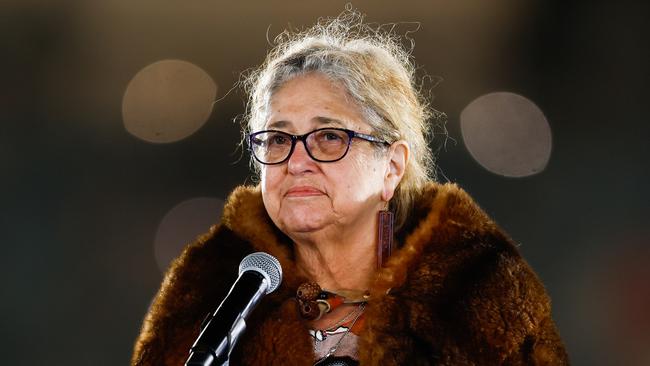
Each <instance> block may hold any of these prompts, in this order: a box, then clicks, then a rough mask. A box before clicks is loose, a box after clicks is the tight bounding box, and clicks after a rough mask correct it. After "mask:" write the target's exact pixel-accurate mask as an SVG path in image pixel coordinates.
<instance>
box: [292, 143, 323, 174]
mask: <svg viewBox="0 0 650 366" xmlns="http://www.w3.org/2000/svg"><path fill="white" fill-rule="evenodd" d="M287 169H288V170H289V173H290V174H303V173H306V172H313V171H314V170H315V169H317V162H316V161H315V160H314V159H312V158H311V156H309V154H308V153H307V149H306V148H305V144H304V142H303V141H296V146H295V147H294V148H293V153H291V156H290V157H289V161H288V162H287Z"/></svg>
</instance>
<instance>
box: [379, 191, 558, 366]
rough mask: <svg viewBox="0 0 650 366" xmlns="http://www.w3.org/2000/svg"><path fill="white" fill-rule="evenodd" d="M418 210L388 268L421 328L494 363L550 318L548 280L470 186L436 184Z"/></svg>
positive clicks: (397, 295)
mask: <svg viewBox="0 0 650 366" xmlns="http://www.w3.org/2000/svg"><path fill="white" fill-rule="evenodd" d="M413 218H414V222H411V223H410V227H409V228H410V231H409V232H408V234H406V235H404V236H403V242H402V248H401V249H400V250H399V251H398V252H397V253H396V256H395V258H391V259H392V260H393V262H392V263H389V268H387V269H385V270H384V272H383V273H382V274H383V275H386V276H388V278H389V280H388V281H386V285H385V287H386V288H387V289H388V288H390V289H391V293H392V294H393V295H392V296H393V299H394V300H395V301H397V302H400V303H402V304H403V306H404V307H406V308H407V309H409V310H408V311H407V314H408V316H409V319H408V323H409V324H411V325H412V328H413V331H414V332H415V333H416V334H419V335H420V336H421V337H423V338H424V339H428V340H429V341H430V342H431V343H432V344H436V343H439V342H440V340H443V339H447V340H448V342H451V343H453V345H454V346H453V347H457V348H459V349H465V351H466V352H465V353H466V354H469V353H472V352H477V354H476V357H477V359H482V360H485V362H488V363H491V362H493V361H494V362H501V361H503V360H504V359H505V358H506V357H509V355H511V354H513V352H518V351H519V349H520V348H521V347H522V345H523V344H524V343H525V342H526V340H527V339H529V337H531V335H534V334H536V333H538V332H539V331H540V330H541V329H542V328H543V327H546V326H547V323H548V322H549V321H550V313H551V306H550V300H549V298H548V296H547V294H546V291H545V289H544V286H543V285H542V283H541V281H540V280H539V278H538V277H537V275H536V274H535V273H534V271H533V270H532V269H531V267H530V266H529V265H528V263H527V262H526V261H525V260H524V258H523V257H522V256H521V254H520V253H519V250H518V249H517V246H516V245H515V243H514V242H513V241H512V239H510V237H509V236H508V235H507V234H506V233H505V232H504V231H503V230H502V229H501V228H500V227H499V226H498V225H497V224H496V223H495V222H494V221H493V220H492V219H491V218H490V217H489V216H488V215H487V214H486V213H485V212H484V211H483V210H482V209H481V208H480V207H479V205H478V204H476V202H474V200H473V199H472V198H471V197H470V196H469V195H468V194H467V193H466V192H465V191H464V190H462V189H461V188H459V187H458V186H456V185H454V184H445V185H439V184H434V183H432V184H430V185H429V186H427V187H426V189H425V190H423V192H422V194H421V197H420V199H419V200H418V207H416V208H415V209H414V215H413ZM550 322H551V324H552V321H550ZM468 352H469V353H468ZM483 353H484V354H483ZM488 354H490V356H488Z"/></svg>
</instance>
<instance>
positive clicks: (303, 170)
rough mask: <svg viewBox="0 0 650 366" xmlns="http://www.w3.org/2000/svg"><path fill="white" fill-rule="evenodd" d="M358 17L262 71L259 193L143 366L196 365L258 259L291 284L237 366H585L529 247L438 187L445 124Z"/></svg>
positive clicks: (188, 289) (303, 39)
mask: <svg viewBox="0 0 650 366" xmlns="http://www.w3.org/2000/svg"><path fill="white" fill-rule="evenodd" d="M352 18H353V19H352V20H350V19H341V18H339V19H335V20H329V21H325V22H322V23H320V24H318V25H316V26H315V27H314V28H312V29H311V30H308V31H306V32H302V33H299V34H289V33H285V34H284V35H283V36H282V37H281V38H280V42H279V45H278V46H276V48H275V49H274V50H273V51H272V52H271V53H270V54H269V56H268V57H267V60H266V62H265V63H264V64H263V65H262V66H261V67H260V68H259V70H258V71H256V72H254V73H252V74H251V75H250V77H249V81H250V83H249V87H250V88H249V89H250V102H249V106H248V107H249V113H248V116H247V117H248V118H247V124H248V126H247V131H246V132H247V134H246V136H247V140H248V143H249V145H250V150H251V155H252V159H253V161H254V166H255V169H256V170H257V173H258V174H259V178H260V183H259V185H258V186H256V187H240V188H237V189H236V190H235V191H234V192H233V193H232V194H231V195H230V197H229V199H228V201H227V204H226V206H225V209H224V214H223V218H222V221H221V223H220V224H218V225H215V226H214V227H212V228H211V230H210V232H209V233H207V234H205V235H204V236H202V237H201V238H199V240H198V241H197V242H196V243H194V244H192V245H190V246H188V247H187V249H186V250H185V251H184V252H183V254H182V255H181V256H180V257H179V258H178V259H177V260H176V261H175V262H174V263H173V264H172V266H171V268H170V269H169V272H168V273H167V275H166V276H165V280H164V282H163V284H162V287H161V289H160V291H159V293H158V295H157V296H156V298H155V301H154V303H153V305H152V306H151V309H150V311H149V313H148V314H147V316H146V319H145V321H144V325H143V328H142V333H141V334H140V336H139V338H138V340H137V343H136V346H135V352H134V355H133V360H132V363H133V364H134V365H181V364H183V362H184V361H185V360H186V359H187V357H188V351H189V349H190V346H191V345H192V343H193V341H194V340H195V339H196V337H197V335H198V333H199V330H200V324H201V321H202V320H203V319H204V317H205V316H206V314H207V313H209V312H211V311H213V310H214V309H215V307H216V306H217V305H218V304H219V302H220V301H221V299H223V298H224V297H225V295H226V294H227V292H228V290H229V288H230V285H231V284H232V283H233V281H234V279H235V276H236V274H237V266H238V264H239V262H240V260H241V259H242V258H243V257H244V256H245V255H246V254H248V253H251V252H255V251H265V252H267V253H270V254H272V255H273V256H275V257H276V258H278V259H279V261H280V263H281V265H282V268H283V272H284V282H283V283H282V285H281V287H280V288H279V289H278V290H277V291H276V292H274V293H273V294H271V295H269V296H267V297H266V298H264V299H263V300H262V302H261V304H260V305H259V307H258V308H257V309H256V310H255V312H254V313H253V315H252V317H251V318H250V319H249V321H248V327H247V332H246V333H245V334H244V336H243V337H242V339H241V340H240V342H239V343H238V345H237V347H236V348H235V350H234V352H233V353H232V355H231V358H230V363H231V364H232V365H313V364H315V363H318V364H349V365H354V364H361V365H429V364H430V365H524V364H525V365H529V364H530V365H563V364H567V363H568V361H567V355H566V353H565V350H564V347H563V345H562V341H561V340H560V338H559V336H558V333H557V330H556V328H555V325H554V323H553V320H552V318H551V309H550V303H549V299H548V297H547V295H546V293H545V290H544V287H543V286H542V284H541V283H540V281H539V279H538V278H537V276H536V275H535V274H534V272H533V271H532V270H531V269H530V267H529V266H528V265H527V264H526V262H525V261H524V260H523V259H522V258H521V256H520V254H519V253H518V251H517V249H516V247H515V245H513V242H512V241H511V240H510V239H509V238H508V236H507V235H506V234H505V233H503V231H501V229H499V227H498V226H497V225H496V224H495V223H494V222H493V221H492V220H490V219H489V218H488V217H487V216H486V215H485V213H484V212H483V211H482V210H481V209H480V208H479V207H478V206H477V205H476V204H475V203H474V202H473V201H472V199H471V198H470V197H469V196H468V195H467V194H466V193H465V192H463V191H462V190H461V189H460V188H458V187H457V186H456V185H452V184H444V185H441V184H438V183H435V182H433V181H431V180H430V178H429V175H430V171H431V169H432V154H431V152H430V150H429V148H428V145H427V140H426V135H427V129H428V128H427V120H428V119H429V117H430V116H431V112H430V110H429V109H428V107H427V104H426V102H425V101H424V100H423V98H422V97H421V96H420V95H419V94H418V92H417V90H416V88H415V85H414V67H413V65H412V64H411V61H410V59H409V55H408V54H407V53H406V52H405V51H404V50H403V49H402V48H401V46H400V44H399V42H398V41H396V40H395V38H394V37H393V36H391V35H390V34H382V33H381V32H377V31H376V30H372V29H368V28H366V26H365V25H363V24H361V23H360V22H359V21H358V19H356V17H354V16H353V17H352ZM393 218H394V220H393ZM391 248H392V250H391ZM391 251H392V254H391ZM389 255H390V256H389Z"/></svg>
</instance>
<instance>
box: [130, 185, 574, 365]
mask: <svg viewBox="0 0 650 366" xmlns="http://www.w3.org/2000/svg"><path fill="white" fill-rule="evenodd" d="M417 202H418V207H416V209H415V210H414V211H413V213H412V215H411V217H410V218H409V219H408V222H407V225H406V227H405V229H404V230H402V232H403V233H404V234H402V235H400V236H399V237H397V238H396V241H397V243H399V244H400V245H399V249H398V250H397V251H396V252H395V253H394V254H393V256H392V257H391V258H390V260H389V261H388V262H387V264H386V266H385V267H384V268H383V269H382V270H381V271H379V273H378V274H377V280H376V281H375V282H374V285H373V286H372V287H371V289H370V293H371V301H370V302H369V303H368V306H367V310H366V322H365V328H364V330H363V333H362V334H361V336H360V340H359V356H360V363H361V365H565V364H568V359H567V355H566V352H565V350H564V346H563V344H562V341H561V339H560V338H559V336H558V333H557V330H556V328H555V325H554V323H553V320H552V319H551V307H550V302H549V299H548V296H547V295H546V293H545V290H544V287H543V285H542V284H541V283H540V281H539V279H538V278H537V276H536V275H535V273H534V272H533V271H532V270H531V269H530V267H529V266H528V264H527V263H526V262H525V261H524V260H523V259H522V258H521V256H520V255H519V253H518V251H517V249H516V248H515V246H514V245H513V243H512V241H511V240H510V239H509V238H508V237H507V236H506V235H505V234H504V233H503V232H502V231H501V230H500V229H499V228H498V227H497V225H496V224H495V223H494V222H493V221H491V220H490V219H489V218H488V217H487V216H486V215H485V213H484V212H483V211H482V210H481V209H480V208H479V207H478V206H477V205H476V204H475V203H474V202H473V201H472V199H471V198H470V197H469V196H468V195H467V194H466V193H465V192H464V191H462V190H461V189H459V188H458V187H456V186H455V185H451V184H447V185H439V184H435V183H431V184H430V185H429V186H428V187H427V189H425V191H424V192H423V194H422V197H421V198H420V199H419V200H417ZM254 251H265V252H268V253H270V254H272V255H273V256H275V257H276V258H278V259H279V261H280V263H281V264H282V268H283V273H284V282H283V283H282V286H281V287H280V288H279V289H278V290H277V291H276V292H274V293H273V294H271V295H269V296H267V297H266V298H264V299H263V301H262V302H261V304H260V305H259V306H258V308H257V309H256V310H255V311H254V312H253V315H252V317H251V319H249V322H248V331H247V332H246V333H245V334H244V336H243V337H242V339H241V341H240V343H239V344H238V346H237V348H236V349H235V352H233V355H232V358H231V365H234V366H235V365H312V364H313V362H314V353H313V348H312V347H313V345H312V343H311V342H312V341H311V339H310V336H309V334H308V332H307V329H306V327H305V325H304V324H303V322H302V321H301V319H300V316H299V314H298V310H297V307H296V303H295V301H294V300H293V296H294V294H295V289H296V288H297V287H298V285H299V284H301V283H302V282H304V281H305V280H306V279H305V278H299V277H297V276H296V270H295V264H294V261H293V254H292V244H291V242H290V240H289V239H288V238H287V237H286V236H285V235H283V234H282V233H281V232H280V231H278V229H277V228H276V227H275V226H274V225H273V224H272V222H271V220H270V218H269V217H268V215H267V214H266V211H265V209H264V206H263V203H262V199H261V193H260V191H259V189H257V188H251V187H240V188H238V189H236V190H235V191H234V192H233V193H232V195H231V196H230V198H229V199H228V203H227V204H226V207H225V209H224V214H223V219H222V223H221V224H220V225H215V226H214V227H212V228H211V230H210V232H209V233H207V234H205V235H204V236H202V237H200V238H199V240H198V241H197V242H196V243H194V244H192V245H190V246H188V247H187V248H186V249H185V251H184V252H183V254H182V255H181V256H180V257H179V258H178V259H176V260H175V261H174V262H173V264H172V266H171V268H170V269H169V271H168V273H167V275H166V276H165V279H164V281H163V283H162V286H161V288H160V291H159V292H158V295H157V296H156V298H155V301H154V303H153V304H152V306H151V308H150V310H149V313H148V314H147V316H146V318H145V320H144V324H143V327H142V332H141V334H140V336H139V338H138V340H137V342H136V345H135V351H134V354H133V359H132V364H133V365H175V366H178V365H182V364H184V362H185V360H186V359H187V357H188V355H189V353H188V350H189V348H190V346H191V345H192V343H193V342H194V340H195V339H196V337H197V335H198V331H199V325H200V323H201V321H202V320H203V318H204V317H205V316H206V314H207V313H209V312H211V311H213V310H214V309H215V308H216V306H217V305H218V304H219V303H220V301H221V300H222V299H223V298H224V296H225V295H226V293H227V291H228V290H229V288H230V286H231V285H232V283H233V282H234V280H235V279H236V275H237V267H238V264H239V261H240V260H241V259H242V258H243V257H244V256H245V255H247V254H249V253H251V252H254Z"/></svg>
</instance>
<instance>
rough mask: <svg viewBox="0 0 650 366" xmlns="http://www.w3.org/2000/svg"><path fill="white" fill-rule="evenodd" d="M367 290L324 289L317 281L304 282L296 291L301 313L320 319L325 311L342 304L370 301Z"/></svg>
mask: <svg viewBox="0 0 650 366" xmlns="http://www.w3.org/2000/svg"><path fill="white" fill-rule="evenodd" d="M369 298H370V295H369V294H368V292H367V291H358V290H356V291H355V290H338V291H336V292H334V291H331V290H323V289H321V287H320V286H319V285H318V284H317V283H316V282H307V283H303V284H302V285H300V287H298V290H297V291H296V299H297V300H298V308H299V309H300V315H302V317H303V318H305V319H309V320H318V319H320V318H321V317H322V316H323V315H324V314H325V313H329V312H330V311H332V310H333V309H335V308H337V307H338V306H340V305H342V304H361V303H365V302H366V301H368V299H369Z"/></svg>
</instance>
